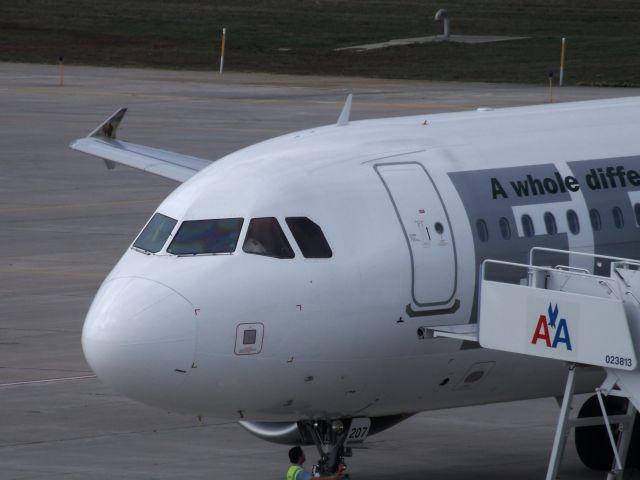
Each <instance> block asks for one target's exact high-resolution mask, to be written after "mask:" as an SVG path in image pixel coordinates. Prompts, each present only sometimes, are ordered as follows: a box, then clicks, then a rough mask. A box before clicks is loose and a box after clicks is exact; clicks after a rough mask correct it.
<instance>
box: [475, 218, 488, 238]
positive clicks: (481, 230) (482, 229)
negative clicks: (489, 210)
mask: <svg viewBox="0 0 640 480" xmlns="http://www.w3.org/2000/svg"><path fill="white" fill-rule="evenodd" d="M476 230H477V231H478V238H480V241H481V242H486V241H487V240H489V229H488V228H487V222H485V221H484V220H483V219H482V218H481V219H479V220H478V221H477V222H476Z"/></svg>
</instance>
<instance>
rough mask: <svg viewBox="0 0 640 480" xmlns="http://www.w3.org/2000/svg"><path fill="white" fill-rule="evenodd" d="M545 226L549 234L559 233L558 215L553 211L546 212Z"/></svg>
mask: <svg viewBox="0 0 640 480" xmlns="http://www.w3.org/2000/svg"><path fill="white" fill-rule="evenodd" d="M544 226H545V228H546V229H547V235H555V234H556V233H558V225H557V224H556V217H554V216H553V213H551V212H545V214H544Z"/></svg>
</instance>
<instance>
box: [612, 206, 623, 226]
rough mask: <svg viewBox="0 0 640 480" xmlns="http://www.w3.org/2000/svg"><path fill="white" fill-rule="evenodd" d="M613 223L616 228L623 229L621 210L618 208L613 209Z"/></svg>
mask: <svg viewBox="0 0 640 480" xmlns="http://www.w3.org/2000/svg"><path fill="white" fill-rule="evenodd" d="M612 212H613V223H614V224H615V225H616V228H622V227H624V216H623V215H622V209H621V208H620V207H613V211H612Z"/></svg>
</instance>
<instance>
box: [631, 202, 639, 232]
mask: <svg viewBox="0 0 640 480" xmlns="http://www.w3.org/2000/svg"><path fill="white" fill-rule="evenodd" d="M633 211H634V213H635V214H636V223H637V224H638V226H639V227H640V203H636V204H635V205H634V206H633Z"/></svg>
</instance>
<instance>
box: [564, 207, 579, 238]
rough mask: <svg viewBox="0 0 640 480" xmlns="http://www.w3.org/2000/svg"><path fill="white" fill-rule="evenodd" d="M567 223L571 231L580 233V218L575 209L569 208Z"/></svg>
mask: <svg viewBox="0 0 640 480" xmlns="http://www.w3.org/2000/svg"><path fill="white" fill-rule="evenodd" d="M567 224H568V225H569V231H570V232H571V233H573V234H574V235H577V234H579V233H580V219H579V218H578V214H577V213H576V212H575V210H567Z"/></svg>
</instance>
